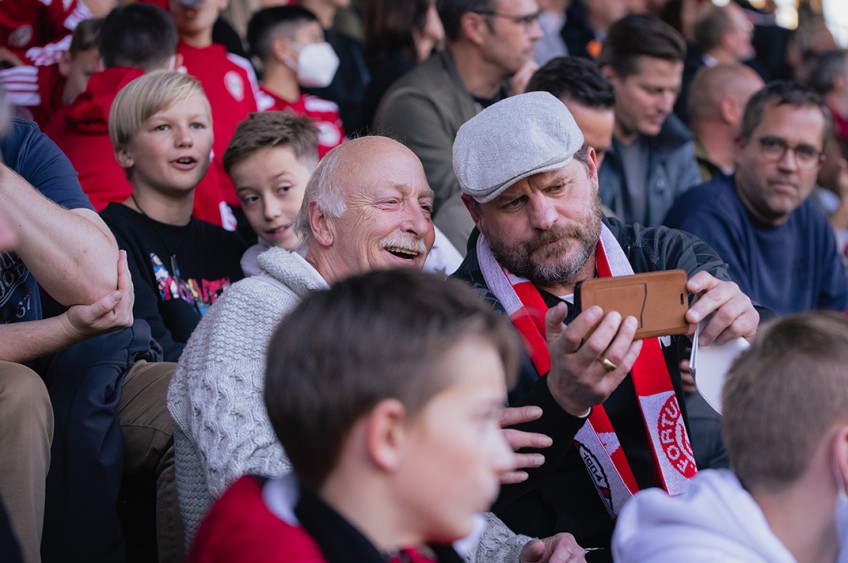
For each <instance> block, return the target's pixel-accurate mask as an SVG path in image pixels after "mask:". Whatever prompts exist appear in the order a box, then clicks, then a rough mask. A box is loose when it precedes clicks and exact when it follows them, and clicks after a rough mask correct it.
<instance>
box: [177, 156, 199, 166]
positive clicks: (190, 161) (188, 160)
mask: <svg viewBox="0 0 848 563" xmlns="http://www.w3.org/2000/svg"><path fill="white" fill-rule="evenodd" d="M174 162H176V163H177V164H183V165H189V164H194V163H195V162H197V160H195V159H193V158H191V157H189V156H186V157H183V158H178V159H177V160H175V161H174Z"/></svg>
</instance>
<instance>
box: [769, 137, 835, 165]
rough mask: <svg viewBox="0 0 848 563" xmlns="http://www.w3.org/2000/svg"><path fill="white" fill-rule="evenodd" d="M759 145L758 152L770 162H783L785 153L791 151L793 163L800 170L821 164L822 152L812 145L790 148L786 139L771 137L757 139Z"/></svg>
mask: <svg viewBox="0 0 848 563" xmlns="http://www.w3.org/2000/svg"><path fill="white" fill-rule="evenodd" d="M757 141H758V142H759V143H760V152H761V153H762V155H763V156H764V157H766V158H767V159H769V160H772V161H775V162H776V161H779V160H783V157H784V156H786V153H787V151H792V153H793V154H794V155H795V162H797V163H798V166H799V167H800V168H813V167H815V166H817V165H818V164H819V163H820V162H821V158H822V155H823V154H824V152H822V151H820V150H819V149H818V147H814V146H813V145H807V144H803V143H802V144H800V145H795V146H790V145H789V143H787V142H786V139H781V138H780V137H775V136H773V135H765V136H763V137H760V138H759V139H757Z"/></svg>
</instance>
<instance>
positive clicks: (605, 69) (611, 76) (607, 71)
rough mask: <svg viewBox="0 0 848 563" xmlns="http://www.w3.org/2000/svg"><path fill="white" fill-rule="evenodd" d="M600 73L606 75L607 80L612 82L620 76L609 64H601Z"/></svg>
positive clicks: (616, 80)
mask: <svg viewBox="0 0 848 563" xmlns="http://www.w3.org/2000/svg"><path fill="white" fill-rule="evenodd" d="M601 74H603V75H604V77H606V79H607V80H609V81H610V82H613V81H615V82H618V80H619V78H620V77H619V75H618V73H617V72H616V71H615V69H614V68H612V66H611V65H604V66H602V67H601Z"/></svg>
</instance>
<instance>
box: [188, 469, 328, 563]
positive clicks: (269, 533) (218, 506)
mask: <svg viewBox="0 0 848 563" xmlns="http://www.w3.org/2000/svg"><path fill="white" fill-rule="evenodd" d="M186 560H187V561H188V562H189V563H225V562H226V563H238V562H241V561H264V562H267V563H277V562H279V563H284V562H285V563H323V562H324V561H326V559H324V556H323V554H322V553H321V549H320V548H319V547H318V545H317V544H316V543H315V540H313V539H312V537H310V536H309V534H308V533H307V532H306V531H305V530H304V529H303V528H301V527H298V526H292V525H291V524H288V523H286V522H284V521H283V520H281V519H280V518H279V517H277V516H276V515H275V514H273V513H272V512H271V511H270V510H268V507H267V506H266V504H265V501H264V500H263V498H262V483H261V482H260V481H259V480H258V479H256V478H255V477H251V476H245V477H242V478H241V479H239V480H238V481H236V482H235V483H233V484H232V486H230V488H229V489H228V490H227V492H225V493H224V494H223V496H221V498H220V499H219V500H218V501H217V502H216V503H215V504H214V505H213V506H212V508H211V510H210V511H209V512H208V513H207V514H206V517H205V518H204V519H203V522H202V523H201V524H200V527H199V528H198V529H197V533H196V534H195V536H194V541H193V542H192V546H191V549H189V552H188V557H187V559H186Z"/></svg>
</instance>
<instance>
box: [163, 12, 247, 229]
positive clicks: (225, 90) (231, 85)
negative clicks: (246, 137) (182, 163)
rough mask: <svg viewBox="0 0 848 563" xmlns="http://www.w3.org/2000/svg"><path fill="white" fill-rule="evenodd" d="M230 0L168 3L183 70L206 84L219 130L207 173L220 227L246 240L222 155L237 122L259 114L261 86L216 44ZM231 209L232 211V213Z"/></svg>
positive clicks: (243, 65)
mask: <svg viewBox="0 0 848 563" xmlns="http://www.w3.org/2000/svg"><path fill="white" fill-rule="evenodd" d="M227 2H228V0H168V7H169V9H170V12H171V16H172V17H173V20H174V25H175V26H176V28H177V33H178V34H179V43H178V44H177V53H178V54H179V55H180V56H181V57H182V64H183V65H184V67H185V71H186V72H187V73H188V74H190V75H192V76H194V77H195V78H197V79H198V80H199V81H200V83H201V84H202V85H203V90H204V92H205V95H206V97H207V99H209V105H210V106H211V108H212V124H213V127H214V128H215V130H214V132H215V139H214V143H213V149H214V150H213V152H214V156H213V158H212V164H211V166H210V167H209V170H208V171H207V175H208V176H209V180H208V181H211V180H214V181H215V182H217V184H218V189H219V192H220V195H221V197H223V199H224V202H226V204H227V205H225V206H221V209H220V214H221V217H222V222H221V223H220V224H221V225H222V226H223V227H224V228H226V229H228V230H233V229H236V228H238V229H239V231H240V232H241V233H242V235H243V236H246V235H247V234H249V233H250V225H248V224H247V222H246V221H245V220H244V216H243V215H242V214H241V212H240V209H239V206H238V205H239V202H238V198H237V197H236V193H235V188H233V183H232V182H231V181H230V177H229V176H227V173H226V172H225V171H224V165H223V163H222V162H221V155H222V154H224V151H225V150H227V144H228V143H229V142H230V138H231V137H232V136H233V132H234V131H235V130H236V126H237V125H238V124H239V122H240V121H241V120H242V119H244V118H245V117H247V115H248V114H249V113H252V112H254V111H257V105H256V96H257V89H258V87H259V86H258V84H257V81H256V75H255V73H254V71H253V67H252V66H251V65H250V61H248V60H247V59H245V58H244V57H240V56H238V55H234V54H232V53H228V52H227V50H226V48H225V47H224V46H223V45H220V44H218V43H213V42H212V30H213V28H214V27H215V22H216V21H217V20H218V17H219V16H220V14H221V11H222V10H223V9H224V8H226V6H227ZM178 68H180V67H179V66H176V67H174V68H172V69H171V70H177V69H178ZM227 206H229V208H232V213H230V209H229V208H228V207H227ZM233 213H234V214H235V217H233V215H232V214H233ZM236 222H237V224H236Z"/></svg>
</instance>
